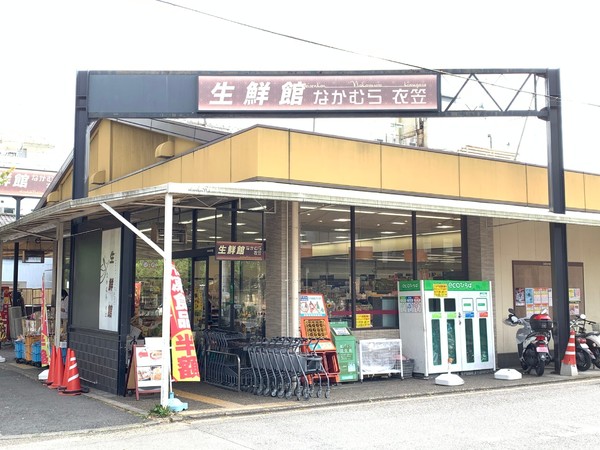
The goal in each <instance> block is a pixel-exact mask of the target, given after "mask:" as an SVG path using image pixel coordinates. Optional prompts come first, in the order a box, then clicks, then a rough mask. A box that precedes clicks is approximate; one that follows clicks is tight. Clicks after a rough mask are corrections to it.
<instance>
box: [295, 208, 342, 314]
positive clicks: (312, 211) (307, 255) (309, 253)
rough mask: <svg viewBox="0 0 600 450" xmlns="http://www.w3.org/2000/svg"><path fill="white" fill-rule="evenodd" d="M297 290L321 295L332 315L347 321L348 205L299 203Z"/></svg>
mask: <svg viewBox="0 0 600 450" xmlns="http://www.w3.org/2000/svg"><path fill="white" fill-rule="evenodd" d="M300 230H301V231H300V247H301V249H300V251H301V257H302V264H301V283H300V285H301V290H302V291H304V292H317V293H321V294H323V295H324V297H325V300H326V302H327V308H328V310H329V314H330V316H331V317H332V320H333V319H336V320H341V321H346V323H347V324H348V325H351V321H352V303H351V296H350V208H348V207H344V206H331V205H321V204H310V203H304V204H302V205H301V206H300Z"/></svg>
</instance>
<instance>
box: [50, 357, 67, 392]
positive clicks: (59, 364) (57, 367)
mask: <svg viewBox="0 0 600 450" xmlns="http://www.w3.org/2000/svg"><path fill="white" fill-rule="evenodd" d="M52 360H53V361H54V360H56V361H55V362H54V378H53V380H52V383H50V384H49V385H48V387H49V388H50V389H58V388H59V386H60V385H61V384H62V379H63V372H64V367H63V360H62V355H61V350H60V348H58V347H54V358H52Z"/></svg>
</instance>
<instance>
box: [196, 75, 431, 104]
mask: <svg viewBox="0 0 600 450" xmlns="http://www.w3.org/2000/svg"><path fill="white" fill-rule="evenodd" d="M438 90H439V76H438V75H323V76H312V75H275V76H273V75H260V74H259V75H244V76H240V75H235V76H234V75H217V76H213V75H201V76H199V77H198V110H199V111H240V112H243V111H253V112H260V111H263V112H277V111H353V110H360V111H397V110H403V111H406V110H408V111H412V110H414V111H438V110H439V102H438V99H439V94H438Z"/></svg>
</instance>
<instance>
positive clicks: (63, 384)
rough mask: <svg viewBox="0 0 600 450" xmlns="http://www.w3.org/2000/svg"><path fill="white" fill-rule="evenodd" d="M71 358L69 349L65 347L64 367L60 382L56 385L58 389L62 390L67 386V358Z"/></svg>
mask: <svg viewBox="0 0 600 450" xmlns="http://www.w3.org/2000/svg"><path fill="white" fill-rule="evenodd" d="M70 359H71V349H70V348H67V354H66V356H65V367H64V371H63V375H62V382H61V383H60V386H58V390H59V391H64V390H65V389H66V388H67V380H68V378H69V360H70Z"/></svg>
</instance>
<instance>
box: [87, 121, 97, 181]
mask: <svg viewBox="0 0 600 450" xmlns="http://www.w3.org/2000/svg"><path fill="white" fill-rule="evenodd" d="M99 134H100V132H99V131H96V133H94V136H92V138H91V140H90V152H89V155H88V168H89V170H88V172H89V173H94V172H97V171H98V153H99V146H100V138H99V136H98V135H99Z"/></svg>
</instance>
